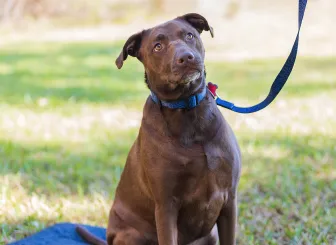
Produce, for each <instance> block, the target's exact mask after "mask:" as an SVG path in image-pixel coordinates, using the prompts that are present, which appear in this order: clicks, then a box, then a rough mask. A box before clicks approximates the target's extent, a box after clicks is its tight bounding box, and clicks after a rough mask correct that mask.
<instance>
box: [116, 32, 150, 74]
mask: <svg viewBox="0 0 336 245" xmlns="http://www.w3.org/2000/svg"><path fill="white" fill-rule="evenodd" d="M143 33H144V31H142V32H138V33H135V34H133V35H132V36H130V37H129V38H128V39H127V41H126V43H125V44H124V47H123V49H122V51H121V53H120V55H119V57H118V58H117V59H116V61H115V63H116V65H117V67H118V69H120V68H121V67H122V66H123V64H124V60H126V59H127V56H128V55H130V56H133V57H137V58H139V49H140V46H141V40H142V37H143Z"/></svg>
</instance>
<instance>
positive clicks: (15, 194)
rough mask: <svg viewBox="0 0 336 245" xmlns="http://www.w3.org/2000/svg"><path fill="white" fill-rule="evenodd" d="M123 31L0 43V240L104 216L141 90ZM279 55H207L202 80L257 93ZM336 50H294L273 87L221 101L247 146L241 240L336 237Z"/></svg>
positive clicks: (137, 115)
mask: <svg viewBox="0 0 336 245" xmlns="http://www.w3.org/2000/svg"><path fill="white" fill-rule="evenodd" d="M120 47H121V43H117V44H108V43H78V44H59V43H49V44H37V43H24V44H21V45H15V46H14V45H13V46H5V47H2V48H1V49H0V244H6V242H9V241H13V240H16V239H20V238H22V237H25V236H27V235H29V234H32V233H34V232H36V231H38V230H40V229H42V228H43V227H46V226H48V225H51V224H54V223H57V222H62V221H71V222H82V223H89V224H95V225H101V226H105V225H106V222H107V214H108V211H109V208H110V205H111V203H112V201H113V195H114V190H115V188H116V185H117V183H118V179H119V176H120V173H121V171H122V167H123V164H124V162H125V159H126V156H127V153H128V151H129V149H130V147H131V144H132V143H133V141H134V139H135V137H136V135H137V131H138V127H139V123H140V119H141V109H142V106H143V104H144V101H145V99H146V97H147V96H148V90H147V88H146V86H145V85H144V82H143V68H142V66H141V64H139V63H138V62H137V61H136V60H135V59H129V60H127V62H126V63H125V66H124V67H123V69H122V70H120V71H119V70H117V69H116V68H115V66H114V60H115V58H116V57H117V55H118V54H119V51H120ZM282 63H283V60H280V59H275V60H252V61H245V62H232V63H228V62H217V63H214V62H207V64H206V67H207V73H208V80H209V81H212V82H215V83H217V84H219V86H220V91H219V94H220V95H221V96H222V97H225V98H227V99H229V100H232V101H234V102H236V104H240V105H250V104H253V103H255V102H258V101H259V100H260V99H261V98H263V96H265V95H266V93H267V92H268V90H269V87H270V84H271V82H272V81H273V79H274V77H275V75H276V74H277V72H278V70H279V69H280V67H281V65H282ZM335 67H336V58H320V59H317V58H301V57H300V58H298V61H297V65H296V67H295V70H294V72H293V75H292V76H291V79H290V81H289V82H288V84H287V85H286V87H285V89H284V90H283V91H282V92H281V94H280V96H279V98H278V99H277V100H276V101H275V102H274V103H273V104H272V105H271V106H270V107H268V108H267V109H265V110H264V111H262V112H259V113H256V114H252V115H238V114H235V113H232V112H229V111H226V110H222V112H223V114H224V116H225V118H227V120H228V121H229V123H230V124H231V125H232V127H233V129H234V131H235V133H236V135H237V138H238V141H239V143H240V146H241V149H242V154H243V170H242V177H241V181H240V185H239V233H238V236H239V239H238V240H239V244H314V245H315V244H328V245H329V244H335V242H336V240H335V239H334V237H335V234H336V226H335V225H334V224H335V223H336V219H335V217H336V144H335V142H336V129H335V125H336V111H335V108H336V100H335V97H336V69H335Z"/></svg>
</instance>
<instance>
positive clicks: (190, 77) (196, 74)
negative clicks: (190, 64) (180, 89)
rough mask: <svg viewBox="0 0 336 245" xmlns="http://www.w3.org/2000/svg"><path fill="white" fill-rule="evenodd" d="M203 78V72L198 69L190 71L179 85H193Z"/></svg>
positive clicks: (184, 75) (183, 76)
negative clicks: (192, 83)
mask: <svg viewBox="0 0 336 245" xmlns="http://www.w3.org/2000/svg"><path fill="white" fill-rule="evenodd" d="M200 76H201V72H200V71H199V70H197V69H191V70H188V71H187V72H185V73H184V74H183V75H182V76H181V79H180V81H179V83H181V84H188V83H191V82H193V81H196V80H197V79H199V78H200Z"/></svg>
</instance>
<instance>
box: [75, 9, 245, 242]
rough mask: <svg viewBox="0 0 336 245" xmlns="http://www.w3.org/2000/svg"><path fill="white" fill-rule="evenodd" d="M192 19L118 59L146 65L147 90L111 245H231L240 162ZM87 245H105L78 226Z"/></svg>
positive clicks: (142, 35) (172, 24) (151, 33)
mask: <svg viewBox="0 0 336 245" xmlns="http://www.w3.org/2000/svg"><path fill="white" fill-rule="evenodd" d="M202 31H210V33H211V35H212V36H213V30H212V28H211V27H210V26H209V24H208V22H207V20H206V19H205V18H204V17H203V16H201V15H199V14H195V13H191V14H186V15H184V16H180V17H178V18H175V19H173V20H171V21H168V22H166V23H164V24H161V25H158V26H156V27H153V28H151V29H147V30H143V31H141V32H139V33H136V34H134V35H132V36H131V37H129V39H128V40H127V41H126V43H125V45H124V47H123V49H122V51H121V54H120V55H119V57H118V58H117V60H116V65H117V67H118V68H119V69H120V68H121V67H122V66H123V63H124V61H125V60H126V59H127V57H128V56H133V57H136V58H137V59H138V60H139V61H140V62H141V63H142V64H143V66H144V70H145V81H146V84H147V86H148V88H149V89H150V92H151V95H150V96H149V97H148V99H147V101H146V103H145V106H144V110H143V119H142V123H141V127H140V130H139V135H138V137H137V139H136V140H135V142H134V144H133V146H132V148H131V150H130V152H129V155H128V158H127V161H126V165H125V168H124V171H123V173H122V175H121V179H120V182H119V185H118V187H117V190H116V195H115V199H114V203H113V206H112V208H111V211H110V215H109V221H108V228H107V244H108V245H123V244H125V245H157V244H159V245H178V244H179V245H187V244H189V245H215V244H217V242H218V240H219V242H220V244H221V245H230V244H235V231H236V219H237V185H238V181H239V176H240V166H241V157H240V150H239V146H238V144H237V141H236V138H235V136H234V134H233V132H232V130H231V128H230V126H229V125H228V123H227V122H226V121H225V120H224V118H223V116H222V114H221V112H220V111H219V109H218V108H217V105H216V102H215V99H214V97H213V94H212V93H211V92H210V91H209V90H208V89H207V86H206V81H205V67H204V56H205V50H204V47H203V44H202V41H201V38H200V34H201V33H202ZM77 231H78V232H79V233H80V234H81V236H82V237H83V238H84V239H85V240H87V241H88V242H90V243H91V244H106V242H105V241H103V240H100V239H98V238H97V237H95V236H93V235H92V234H90V233H88V231H86V230H85V229H84V228H82V227H77Z"/></svg>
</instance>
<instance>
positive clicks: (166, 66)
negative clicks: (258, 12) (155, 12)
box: [116, 13, 213, 100]
mask: <svg viewBox="0 0 336 245" xmlns="http://www.w3.org/2000/svg"><path fill="white" fill-rule="evenodd" d="M203 31H210V33H211V36H212V37H213V29H212V28H211V27H210V26H209V24H208V21H207V20H206V19H205V18H204V17H203V16H201V15H199V14H195V13H191V14H186V15H183V16H180V17H178V18H176V19H173V20H171V21H168V22H166V23H164V24H161V25H158V26H156V27H153V28H151V29H147V30H143V31H142V32H139V33H136V34H134V35H132V36H130V37H129V38H128V40H127V41H126V43H125V45H124V47H123V49H122V51H121V53H120V55H119V57H118V58H117V60H116V65H117V67H118V68H119V69H120V68H121V67H122V66H123V63H124V61H125V60H126V59H127V57H128V55H130V56H133V57H136V58H137V59H138V60H140V61H141V62H142V63H143V65H144V67H145V76H146V82H147V85H148V87H149V88H150V89H151V90H153V92H155V93H156V94H157V95H158V96H159V97H160V98H161V99H168V100H169V99H177V98H179V97H181V96H184V95H188V94H187V93H193V92H194V90H195V91H196V90H197V89H199V88H200V86H201V85H202V83H203V80H204V54H205V51H204V48H203V43H202V40H201V38H200V34H201V33H202V32H203Z"/></svg>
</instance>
